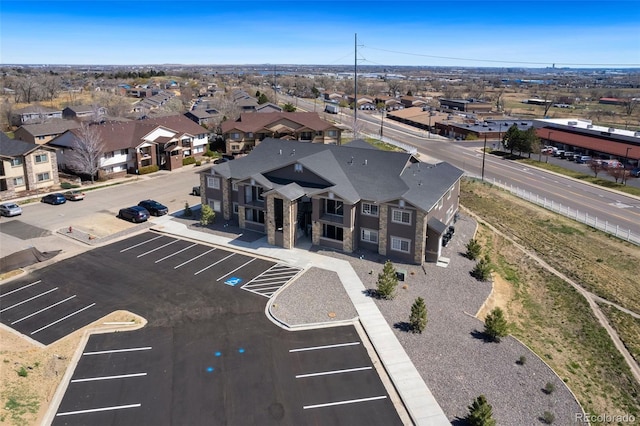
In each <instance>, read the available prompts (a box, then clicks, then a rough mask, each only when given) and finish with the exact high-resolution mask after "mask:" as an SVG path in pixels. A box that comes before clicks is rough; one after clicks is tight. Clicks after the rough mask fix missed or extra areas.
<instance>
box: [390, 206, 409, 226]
mask: <svg viewBox="0 0 640 426" xmlns="http://www.w3.org/2000/svg"><path fill="white" fill-rule="evenodd" d="M391 221H392V222H394V223H403V224H405V225H411V212H408V211H406V210H398V209H393V212H392V216H391Z"/></svg>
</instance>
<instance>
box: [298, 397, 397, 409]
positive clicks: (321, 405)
mask: <svg viewBox="0 0 640 426" xmlns="http://www.w3.org/2000/svg"><path fill="white" fill-rule="evenodd" d="M386 398H387V396H386V395H382V396H372V397H371V398H360V399H348V400H345V401H336V402H327V403H324V404H316V405H305V406H303V407H302V409H303V410H308V409H310V408H324V407H332V406H334V405H345V404H357V403H359V402H368V401H377V400H379V399H386Z"/></svg>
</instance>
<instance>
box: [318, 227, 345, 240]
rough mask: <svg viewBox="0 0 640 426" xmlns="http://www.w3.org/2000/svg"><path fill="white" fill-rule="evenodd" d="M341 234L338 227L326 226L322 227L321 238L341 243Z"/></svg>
mask: <svg viewBox="0 0 640 426" xmlns="http://www.w3.org/2000/svg"><path fill="white" fill-rule="evenodd" d="M343 232H344V231H343V229H342V227H340V226H334V225H326V224H323V225H322V236H323V237H324V238H329V239H331V240H337V241H342V238H343V237H344V234H343Z"/></svg>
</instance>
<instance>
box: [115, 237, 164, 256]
mask: <svg viewBox="0 0 640 426" xmlns="http://www.w3.org/2000/svg"><path fill="white" fill-rule="evenodd" d="M158 238H162V235H158V236H157V237H153V238H151V239H150V240H147V241H143V242H141V243H138V244H136V245H133V246H131V247H127V248H126V249H122V250H120V253H124V252H125V251H128V250H131V249H134V248H136V247H139V246H141V245H144V244H147V243H150V242H151V241H154V240H157V239H158Z"/></svg>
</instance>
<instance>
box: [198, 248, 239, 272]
mask: <svg viewBox="0 0 640 426" xmlns="http://www.w3.org/2000/svg"><path fill="white" fill-rule="evenodd" d="M233 255H235V253H231V254H230V255H229V256H227V257H224V258H222V259H220V260H218V261H217V262H214V263H212V264H211V265H209V266H207V267H205V268H202V269H200V270H199V271H198V272H196V273H195V274H193V275H198V274H199V273H200V272H204V271H206V270H207V269H209V268H211V267H213V266H216V265H217V264H218V263H220V262H222V261H223V260H227V259H228V258H230V257H231V256H233Z"/></svg>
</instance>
